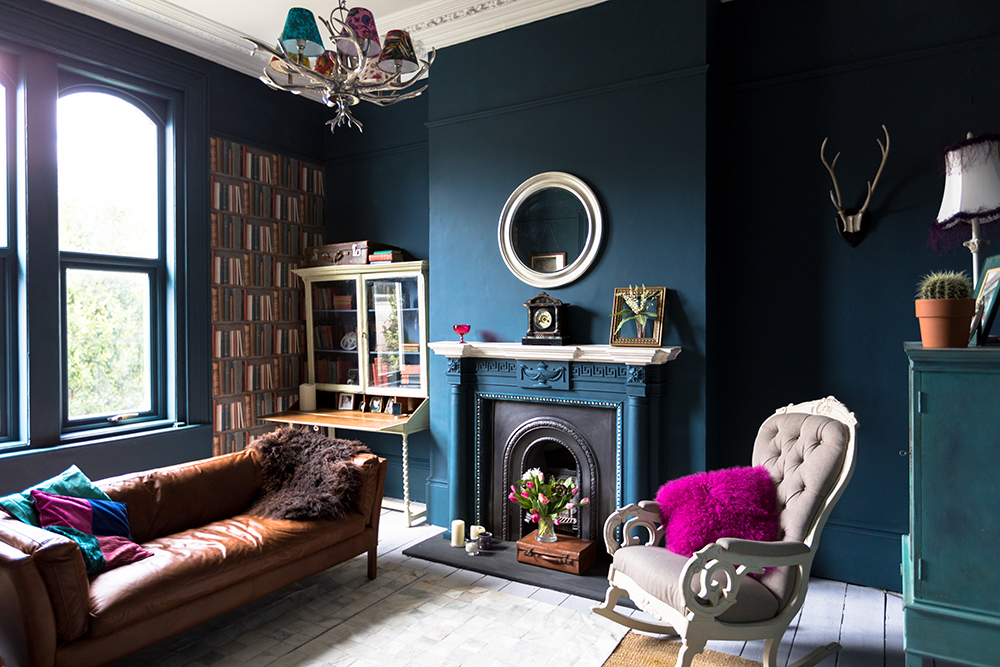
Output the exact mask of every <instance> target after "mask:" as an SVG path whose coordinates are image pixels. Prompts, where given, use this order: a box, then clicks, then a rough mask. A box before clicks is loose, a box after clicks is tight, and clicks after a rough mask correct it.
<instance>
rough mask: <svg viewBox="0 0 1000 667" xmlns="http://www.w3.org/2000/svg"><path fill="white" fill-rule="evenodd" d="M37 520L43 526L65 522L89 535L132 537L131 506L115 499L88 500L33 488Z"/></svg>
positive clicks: (32, 494)
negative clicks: (129, 511)
mask: <svg viewBox="0 0 1000 667" xmlns="http://www.w3.org/2000/svg"><path fill="white" fill-rule="evenodd" d="M31 498H32V500H34V501H35V509H36V510H37V511H38V520H39V523H40V524H41V526H42V528H48V527H49V526H63V527H65V528H75V529H76V530H78V531H80V532H81V533H86V534H88V535H118V536H119V537H129V532H128V509H127V508H126V506H125V503H116V502H115V501H113V500H88V499H87V498H72V497H70V496H59V495H55V494H52V493H45V492H44V491H38V490H33V491H32V492H31Z"/></svg>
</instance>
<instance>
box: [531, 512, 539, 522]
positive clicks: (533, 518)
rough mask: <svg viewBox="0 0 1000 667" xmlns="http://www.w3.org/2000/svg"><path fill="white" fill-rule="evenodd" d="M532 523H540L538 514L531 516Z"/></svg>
mask: <svg viewBox="0 0 1000 667" xmlns="http://www.w3.org/2000/svg"><path fill="white" fill-rule="evenodd" d="M531 522H532V523H538V515H537V514H532V515H531Z"/></svg>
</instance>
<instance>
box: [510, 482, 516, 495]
mask: <svg viewBox="0 0 1000 667" xmlns="http://www.w3.org/2000/svg"><path fill="white" fill-rule="evenodd" d="M510 490H511V491H513V492H514V493H517V487H516V486H514V485H513V484H511V485H510Z"/></svg>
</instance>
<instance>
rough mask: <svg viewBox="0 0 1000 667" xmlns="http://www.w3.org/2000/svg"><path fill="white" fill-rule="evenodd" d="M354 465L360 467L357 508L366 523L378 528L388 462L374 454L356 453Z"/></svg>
mask: <svg viewBox="0 0 1000 667" xmlns="http://www.w3.org/2000/svg"><path fill="white" fill-rule="evenodd" d="M354 463H355V465H357V466H359V467H360V468H361V480H362V481H361V489H360V490H359V495H360V497H361V502H360V503H359V504H358V509H359V510H360V511H361V513H362V514H363V515H365V516H366V517H367V518H368V520H367V522H366V523H367V524H368V525H370V526H375V529H376V531H377V530H378V519H379V516H380V515H381V513H382V495H383V493H384V492H385V475H386V471H387V470H388V467H389V463H388V461H386V460H385V459H382V458H379V457H378V456H376V455H375V454H358V455H357V456H355V457H354Z"/></svg>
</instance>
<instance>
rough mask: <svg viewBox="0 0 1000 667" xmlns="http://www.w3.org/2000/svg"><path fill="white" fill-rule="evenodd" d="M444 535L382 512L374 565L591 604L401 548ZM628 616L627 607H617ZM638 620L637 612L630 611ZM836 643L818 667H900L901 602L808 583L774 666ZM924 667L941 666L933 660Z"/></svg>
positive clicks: (737, 649)
mask: <svg viewBox="0 0 1000 667" xmlns="http://www.w3.org/2000/svg"><path fill="white" fill-rule="evenodd" d="M442 532H444V529H443V528H437V527H435V526H428V525H426V524H424V523H418V524H416V525H414V526H413V527H411V528H407V527H406V522H405V521H404V520H403V515H402V513H401V512H396V511H392V510H383V513H382V518H381V523H380V526H379V561H388V562H394V563H405V564H406V565H407V566H409V567H412V568H414V569H417V570H420V571H423V572H427V573H429V574H435V575H437V576H440V577H448V578H451V579H456V580H458V581H462V582H464V583H468V584H472V585H476V586H482V587H483V588H489V589H491V590H499V591H503V592H505V593H510V594H512V595H518V596H521V597H525V598H531V599H533V600H541V601H544V602H548V603H550V604H553V605H558V606H561V607H568V608H571V609H575V610H577V611H584V612H586V611H589V610H590V608H591V607H592V606H593V605H594V604H596V602H594V601H593V600H587V599H584V598H581V597H577V596H575V595H567V594H565V593H559V592H557V591H553V590H549V589H547V588H540V587H538V586H530V585H528V584H522V583H518V582H514V581H508V580H506V579H502V578H499V577H493V576H489V575H485V576H484V575H481V574H478V573H475V572H471V571H469V570H461V569H458V568H454V567H450V566H447V565H441V564H438V563H431V562H429V561H423V560H420V559H419V558H409V557H407V556H404V555H403V553H402V552H403V549H405V548H407V547H409V546H411V545H413V544H416V543H417V542H421V541H423V540H425V539H427V538H429V537H432V536H433V535H437V534H440V533H442ZM622 611H623V612H627V611H628V609H622ZM632 613H633V615H635V616H642V615H643V614H642V612H637V611H634V612H632ZM830 642H840V644H841V645H842V646H843V649H842V650H841V651H840V652H839V653H836V654H834V655H831V656H829V657H827V658H826V659H825V660H823V661H822V662H821V663H819V664H820V666H821V667H903V665H904V660H903V601H902V598H900V596H899V594H898V593H892V592H887V591H883V590H879V589H876V588H865V587H863V586H855V585H853V584H845V583H843V582H839V581H830V580H827V579H813V580H812V581H810V582H809V592H808V594H807V595H806V601H805V604H804V605H803V606H802V610H801V611H800V612H799V614H798V616H797V617H796V618H795V620H794V621H793V622H792V624H791V625H790V626H789V629H788V632H786V633H785V637H784V639H783V640H782V642H781V645H780V647H779V650H778V664H779V665H786V664H789V663H792V662H795V661H796V660H798V659H800V658H802V657H803V656H805V655H806V654H808V653H809V652H810V651H812V650H813V649H814V648H818V647H820V646H825V645H826V644H829V643H830ZM708 648H710V649H712V650H714V651H720V652H723V653H729V654H731V655H739V656H742V657H744V658H748V659H750V660H755V661H757V662H760V661H761V660H763V655H764V642H763V641H752V642H721V641H716V642H709V645H708ZM925 667H944V663H942V662H938V664H937V665H932V663H931V661H925Z"/></svg>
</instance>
